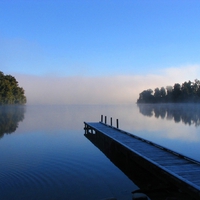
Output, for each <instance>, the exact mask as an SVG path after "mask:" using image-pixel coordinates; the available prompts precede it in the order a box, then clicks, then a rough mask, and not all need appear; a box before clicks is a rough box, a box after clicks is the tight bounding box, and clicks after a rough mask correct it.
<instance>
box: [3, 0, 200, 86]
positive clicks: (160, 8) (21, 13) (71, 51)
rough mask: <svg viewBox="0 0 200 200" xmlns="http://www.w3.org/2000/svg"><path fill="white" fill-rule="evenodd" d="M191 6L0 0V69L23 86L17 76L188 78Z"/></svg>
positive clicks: (194, 0)
mask: <svg viewBox="0 0 200 200" xmlns="http://www.w3.org/2000/svg"><path fill="white" fill-rule="evenodd" d="M199 10H200V1H199V0H190V1H188V0H187V1H186V0H162V1H160V0H123V1H122V0H121V1H120V0H109V1H108V0H65V1H64V0H56V1H55V0H54V1H53V0H40V1H36V0H0V46H1V48H0V71H3V72H4V73H6V74H15V75H16V76H18V77H19V78H20V80H21V79H22V83H23V84H24V83H25V82H23V80H24V79H23V78H22V76H23V77H24V78H25V79H26V80H27V77H28V76H36V77H37V76H40V77H46V76H47V77H52V76H53V77H54V76H57V77H58V78H60V77H66V78H67V77H76V76H79V77H105V76H106V77H108V76H112V77H113V76H115V77H117V76H124V77H126V76H133V78H135V77H137V76H140V77H141V78H144V77H147V76H148V77H149V76H157V75H160V76H163V77H164V76H165V72H166V71H168V72H169V71H170V70H171V73H174V72H177V71H178V72H179V74H174V76H175V75H177V76H179V77H177V81H179V80H181V81H182V80H183V79H184V80H183V81H185V79H186V80H194V78H198V76H200V72H199V66H200V56H199V55H200V47H199V44H200V37H199V35H200V25H199V21H200V12H199ZM190 68H191V70H192V71H193V74H190V73H187V75H186V74H185V72H187V70H188V72H190ZM184 70H186V71H185V72H183V71H184ZM182 72H183V73H184V74H183V77H182V79H180V76H182ZM169 73H170V72H169ZM169 73H168V74H169ZM172 75H173V74H172ZM193 75H196V77H194V76H193ZM170 76H171V75H170ZM170 76H169V77H170ZM134 80H135V79H134ZM153 80H154V79H153ZM153 80H152V81H153ZM168 80H171V79H168ZM149 81H150V80H149ZM174 81H175V80H174ZM29 83H30V82H29ZM156 83H158V82H156ZM26 84H27V83H26ZM99 84H101V81H100V82H99ZM122 84H123V83H122ZM148 85H149V83H147V86H146V87H148ZM27 89H28V90H29V88H28V87H27Z"/></svg>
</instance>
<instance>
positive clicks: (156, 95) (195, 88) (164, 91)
mask: <svg viewBox="0 0 200 200" xmlns="http://www.w3.org/2000/svg"><path fill="white" fill-rule="evenodd" d="M137 103H200V81H199V80H198V79H195V80H194V82H191V81H188V82H186V81H185V82H184V83H182V84H179V83H175V84H174V86H167V87H166V88H164V87H161V88H160V89H159V88H158V87H157V88H155V89H154V91H153V90H152V89H148V90H144V91H143V92H141V93H140V94H139V99H138V100H137Z"/></svg>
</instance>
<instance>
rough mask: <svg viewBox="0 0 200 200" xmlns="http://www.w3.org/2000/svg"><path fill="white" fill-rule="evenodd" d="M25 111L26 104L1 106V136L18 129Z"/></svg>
mask: <svg viewBox="0 0 200 200" xmlns="http://www.w3.org/2000/svg"><path fill="white" fill-rule="evenodd" d="M24 113H25V107H24V106H0V138H2V137H3V136H4V134H10V133H13V132H15V131H16V129H17V127H18V124H19V122H20V121H23V119H24Z"/></svg>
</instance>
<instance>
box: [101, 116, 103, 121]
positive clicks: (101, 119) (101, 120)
mask: <svg viewBox="0 0 200 200" xmlns="http://www.w3.org/2000/svg"><path fill="white" fill-rule="evenodd" d="M101 122H102V123H103V115H101Z"/></svg>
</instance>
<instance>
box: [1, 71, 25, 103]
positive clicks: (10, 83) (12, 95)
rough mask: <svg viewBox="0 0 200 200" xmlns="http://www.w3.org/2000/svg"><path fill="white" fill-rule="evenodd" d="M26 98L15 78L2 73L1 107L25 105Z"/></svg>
mask: <svg viewBox="0 0 200 200" xmlns="http://www.w3.org/2000/svg"><path fill="white" fill-rule="evenodd" d="M25 103H26V96H25V91H24V89H23V88H22V87H19V85H18V82H17V80H16V79H15V77H13V76H11V75H4V73H3V72H1V71H0V105H8V104H9V105H12V104H25Z"/></svg>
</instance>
